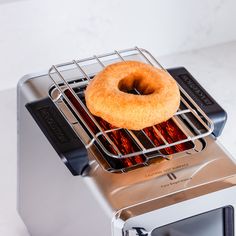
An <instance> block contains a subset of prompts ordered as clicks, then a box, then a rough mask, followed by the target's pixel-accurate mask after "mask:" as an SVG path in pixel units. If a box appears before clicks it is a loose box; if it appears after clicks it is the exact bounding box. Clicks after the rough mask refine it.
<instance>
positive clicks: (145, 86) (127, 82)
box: [118, 75, 154, 95]
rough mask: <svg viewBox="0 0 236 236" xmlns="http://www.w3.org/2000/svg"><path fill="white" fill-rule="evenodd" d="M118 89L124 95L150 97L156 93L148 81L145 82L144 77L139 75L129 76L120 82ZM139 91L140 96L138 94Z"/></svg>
mask: <svg viewBox="0 0 236 236" xmlns="http://www.w3.org/2000/svg"><path fill="white" fill-rule="evenodd" d="M118 88H119V90H120V91H122V92H124V93H130V94H134V95H150V94H152V93H154V89H153V88H152V87H151V86H150V84H149V83H148V82H147V80H145V78H144V77H142V76H137V75H129V76H127V77H125V78H123V79H122V80H120V82H119V84H118ZM137 91H138V93H139V94H137Z"/></svg>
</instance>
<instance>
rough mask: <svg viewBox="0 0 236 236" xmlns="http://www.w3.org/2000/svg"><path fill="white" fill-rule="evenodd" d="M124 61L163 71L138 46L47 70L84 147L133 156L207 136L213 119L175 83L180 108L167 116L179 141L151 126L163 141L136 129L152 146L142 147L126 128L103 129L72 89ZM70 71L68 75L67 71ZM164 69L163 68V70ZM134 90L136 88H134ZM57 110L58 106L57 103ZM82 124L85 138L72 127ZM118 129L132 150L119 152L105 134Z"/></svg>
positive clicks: (82, 86)
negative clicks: (130, 142)
mask: <svg viewBox="0 0 236 236" xmlns="http://www.w3.org/2000/svg"><path fill="white" fill-rule="evenodd" d="M126 60H138V61H142V62H145V63H148V64H150V65H152V66H155V67H157V68H159V69H162V70H165V69H164V68H163V67H162V66H161V64H160V63H159V62H158V61H157V60H156V59H155V58H154V57H153V56H152V55H151V54H150V53H149V52H148V51H146V50H145V49H141V48H138V47H135V48H131V49H126V50H120V51H116V50H115V51H114V52H111V53H107V54H103V55H94V56H93V57H89V58H85V59H82V60H73V61H71V62H67V63H62V64H57V65H53V66H52V67H51V68H50V69H49V72H48V75H49V77H50V78H51V80H52V82H53V85H52V89H51V90H53V91H54V92H55V91H56V92H57V94H58V96H57V97H56V99H55V98H52V96H51V98H52V99H53V101H54V102H55V103H56V102H57V101H65V103H66V104H67V106H69V107H70V109H71V110H72V113H71V114H70V116H73V122H71V121H70V120H68V118H67V117H66V116H65V114H64V113H63V112H62V114H63V115H64V116H65V118H66V119H67V120H68V122H69V123H70V125H71V127H72V128H73V129H74V131H75V133H76V134H77V135H78V136H79V137H80V139H81V140H82V141H83V142H84V145H85V147H86V148H87V149H89V148H90V147H91V146H93V145H94V144H95V143H97V144H98V145H99V147H100V148H101V149H102V150H103V151H104V152H105V153H106V154H107V155H109V156H111V157H113V158H128V157H134V156H138V155H145V154H148V153H152V152H156V151H159V150H162V149H165V148H169V147H172V146H176V145H179V144H182V143H186V142H189V141H191V142H194V141H195V140H198V139H201V138H204V137H206V136H208V135H210V134H211V133H212V131H213V129H214V124H213V122H212V121H211V120H210V119H209V117H208V116H207V115H206V114H205V113H204V112H203V111H202V109H201V108H200V107H199V106H198V105H197V104H196V103H195V101H194V100H193V99H192V98H191V97H190V96H189V95H188V94H187V92H186V91H185V90H184V89H183V88H182V87H181V86H179V89H180V91H181V94H182V96H181V104H182V107H181V108H179V110H178V111H177V112H176V113H175V115H174V116H173V117H172V118H171V119H172V121H173V122H174V123H175V124H176V125H177V126H178V127H179V129H180V130H181V131H182V132H183V133H184V134H185V136H186V137H185V138H184V139H182V140H178V141H177V142H172V143H169V142H168V141H167V140H166V139H165V138H164V137H163V135H162V134H161V133H160V132H159V131H158V130H157V128H156V127H155V126H153V127H152V128H153V129H154V131H155V132H156V134H157V135H158V136H159V138H160V139H161V140H162V141H163V145H159V146H156V145H155V144H153V142H152V140H150V138H149V137H148V136H147V135H146V134H145V132H144V130H140V132H142V133H143V135H145V137H146V138H147V139H149V141H150V143H152V144H153V146H152V147H149V148H147V147H145V145H144V144H143V142H142V140H140V139H139V138H138V136H137V135H136V134H135V132H134V131H132V130H127V129H123V128H119V127H118V128H113V129H107V130H104V129H103V128H102V127H101V125H100V124H99V122H98V121H97V120H96V118H95V117H94V116H93V115H92V114H91V113H90V111H89V110H88V109H87V107H86V105H85V103H84V101H83V100H82V99H81V97H80V96H79V95H78V94H77V93H76V91H75V88H80V89H81V90H82V91H83V90H84V89H85V88H86V85H88V84H89V82H90V81H91V80H92V78H93V76H94V75H96V73H98V72H99V71H101V70H102V69H103V68H104V67H106V66H107V65H109V64H112V63H114V62H117V61H126ZM70 71H73V73H72V75H73V76H72V75H71V74H70V73H69V72H70ZM165 71H166V70H165ZM66 91H69V92H70V94H71V95H72V96H73V98H74V99H75V100H76V102H77V103H78V104H80V106H81V107H82V109H83V111H84V112H85V113H86V116H87V117H89V119H91V121H92V122H93V125H95V126H96V130H97V131H96V132H94V131H93V130H92V129H91V127H90V126H89V125H88V121H87V120H86V119H85V118H84V117H83V116H82V115H81V113H80V112H79V111H78V109H77V108H76V107H75V105H74V104H73V102H72V101H71V99H70V98H69V97H68V93H66ZM136 92H137V93H138V91H136ZM58 108H59V110H60V107H59V106H58ZM188 114H191V116H192V117H194V119H195V121H196V122H197V123H198V124H200V125H201V127H202V128H201V129H199V125H198V126H197V125H196V124H195V122H192V121H191V120H190V119H189V118H188ZM183 119H184V120H185V122H187V123H188V124H187V126H185V125H183V123H182V122H181V120H183ZM79 123H82V127H85V129H86V130H87V131H86V132H87V133H88V136H87V139H85V138H83V137H82V135H81V132H80V131H78V129H76V128H75V126H76V125H78V124H79ZM186 127H191V130H194V132H192V131H191V132H190V131H189V130H188V129H186ZM119 130H124V131H125V132H126V133H128V134H129V135H130V137H132V139H133V141H134V142H135V144H136V145H137V147H138V149H139V150H135V151H132V152H130V153H126V154H122V152H121V150H120V149H119V148H118V147H117V145H116V144H115V143H114V142H113V141H112V139H111V138H110V137H109V133H110V132H116V131H119ZM101 137H103V138H105V140H106V141H107V142H108V143H109V144H110V145H111V146H112V148H113V150H115V154H114V153H111V152H110V151H109V150H108V149H107V148H106V147H105V146H104V144H103V142H101V139H100V138H101Z"/></svg>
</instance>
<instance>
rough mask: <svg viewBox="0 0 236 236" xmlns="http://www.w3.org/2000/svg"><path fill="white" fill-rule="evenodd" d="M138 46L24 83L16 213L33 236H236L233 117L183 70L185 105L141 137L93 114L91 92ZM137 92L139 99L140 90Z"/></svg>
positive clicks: (141, 54)
mask: <svg viewBox="0 0 236 236" xmlns="http://www.w3.org/2000/svg"><path fill="white" fill-rule="evenodd" d="M126 60H137V61H142V62H145V63H148V64H151V65H153V66H155V67H158V68H159V69H161V70H165V69H164V68H163V67H162V66H161V64H160V63H159V62H158V61H157V60H156V59H155V58H154V57H153V56H152V55H151V54H150V53H149V52H148V51H147V50H145V49H140V48H138V47H135V48H131V49H127V50H121V51H114V52H112V53H107V54H103V55H97V56H93V57H90V58H86V59H81V60H73V61H71V62H67V63H62V64H57V65H53V66H52V67H51V68H50V69H49V71H48V72H46V73H40V74H34V75H26V76H24V77H23V78H22V79H21V80H20V82H19V83H18V91H17V92H18V95H17V102H18V114H17V115H18V211H19V214H20V216H21V218H22V219H23V221H24V223H25V224H26V226H27V228H28V231H29V233H30V234H31V235H33V236H75V235H88V236H90V235H101V236H111V235H113V236H134V235H138V236H147V235H151V236H186V235H191V236H199V235H201V236H234V235H235V233H234V232H235V207H236V187H235V184H236V165H235V162H234V160H233V158H232V157H231V156H230V154H229V153H228V152H227V151H226V150H225V149H224V148H223V147H222V146H221V145H220V143H219V142H218V141H217V137H218V136H219V135H220V134H221V132H222V129H223V127H224V124H225V122H226V118H227V115H226V112H225V111H224V110H223V109H222V107H221V106H219V104H217V102H216V101H215V100H214V99H213V98H212V97H211V96H210V95H209V94H208V93H207V92H206V91H205V89H204V88H203V87H202V86H201V85H200V84H199V83H198V82H197V81H196V80H195V79H194V78H193V76H192V75H191V74H190V73H189V72H188V71H187V70H186V69H185V68H183V67H178V68H172V69H168V70H167V71H168V73H169V74H170V75H171V76H173V78H174V79H175V80H176V81H177V82H178V85H179V88H180V91H181V105H180V108H179V110H178V111H177V112H176V114H175V115H174V116H173V118H171V119H170V120H168V121H166V122H163V123H162V124H158V125H155V126H153V127H147V128H145V129H143V130H140V131H133V130H127V129H122V128H119V127H113V126H112V125H110V124H108V123H107V122H106V121H104V120H102V119H101V118H99V117H95V116H93V115H92V114H91V113H90V112H89V110H88V109H87V107H86V103H85V100H84V90H85V89H86V86H87V85H88V83H89V82H90V81H91V80H92V79H93V77H94V76H95V75H96V74H97V73H98V72H99V71H101V70H102V69H103V68H104V67H105V66H107V65H109V64H111V63H114V62H118V61H126ZM130 92H131V93H135V94H137V96H138V94H139V91H137V89H136V88H133V90H132V91H130Z"/></svg>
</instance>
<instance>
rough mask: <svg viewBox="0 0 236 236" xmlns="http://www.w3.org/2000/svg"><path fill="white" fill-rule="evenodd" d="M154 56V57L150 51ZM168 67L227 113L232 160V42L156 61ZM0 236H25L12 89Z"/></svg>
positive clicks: (235, 53)
mask: <svg viewBox="0 0 236 236" xmlns="http://www.w3.org/2000/svg"><path fill="white" fill-rule="evenodd" d="M153 54H154V55H158V54H157V53H155V52H153ZM157 59H158V60H159V61H160V63H161V64H163V65H164V66H165V67H166V68H168V67H178V66H184V67H186V68H187V69H188V70H189V71H190V73H192V75H193V76H194V77H195V78H196V79H197V80H198V81H199V82H200V84H201V85H203V87H204V88H205V89H206V90H207V91H208V92H209V93H210V94H211V95H212V96H213V97H214V98H215V99H216V100H217V102H219V104H220V105H221V106H222V107H223V108H224V109H225V110H226V111H227V113H228V121H227V124H226V127H225V129H224V131H223V134H222V135H221V137H220V138H219V139H220V140H221V142H222V143H223V144H224V146H225V147H226V148H227V149H228V150H229V151H230V152H231V153H232V155H233V156H234V157H236V138H235V136H234V133H235V124H234V121H236V96H235V95H236V73H235V70H236V67H235V62H236V41H235V42H232V43H227V44H222V45H217V46H214V47H210V48H206V49H201V50H197V51H192V52H187V53H181V54H175V55H169V56H165V57H161V58H157ZM0 107H1V110H2V111H3V112H2V113H1V116H0V134H1V136H0V143H1V149H2V150H1V155H0V161H1V162H0V163H1V164H0V176H1V177H0V235H4V236H16V235H19V236H28V235H29V234H28V233H27V230H26V228H25V226H24V225H23V223H22V221H21V220H20V218H19V216H18V214H17V212H16V210H15V209H16V89H15V88H13V89H9V90H6V91H2V92H0Z"/></svg>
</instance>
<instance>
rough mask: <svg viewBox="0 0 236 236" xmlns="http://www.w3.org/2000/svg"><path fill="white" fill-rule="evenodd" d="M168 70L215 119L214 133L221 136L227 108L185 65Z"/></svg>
mask: <svg viewBox="0 0 236 236" xmlns="http://www.w3.org/2000/svg"><path fill="white" fill-rule="evenodd" d="M168 72H169V73H170V74H171V75H172V76H173V78H174V79H175V80H176V81H177V82H178V83H179V85H180V86H181V87H182V88H183V89H184V90H185V91H186V92H187V93H188V94H189V95H190V96H191V98H192V99H193V100H194V101H195V102H196V103H197V104H198V106H199V107H200V108H201V109H202V110H203V111H204V112H205V113H206V115H207V116H208V117H209V118H210V119H211V120H212V121H213V123H214V131H213V134H214V135H215V136H216V137H218V136H220V134H221V133H222V130H223V128H224V126H225V123H226V120H227V113H226V112H225V110H224V109H223V108H222V107H221V106H220V105H219V104H218V103H217V102H216V101H215V99H213V97H212V96H211V95H210V94H209V93H208V92H207V91H206V90H205V89H204V88H203V87H202V86H201V85H200V84H199V83H198V82H197V80H196V79H194V77H193V76H192V75H191V74H190V73H189V72H188V71H187V70H186V69H185V68H184V67H178V68H173V69H172V68H171V69H168Z"/></svg>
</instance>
